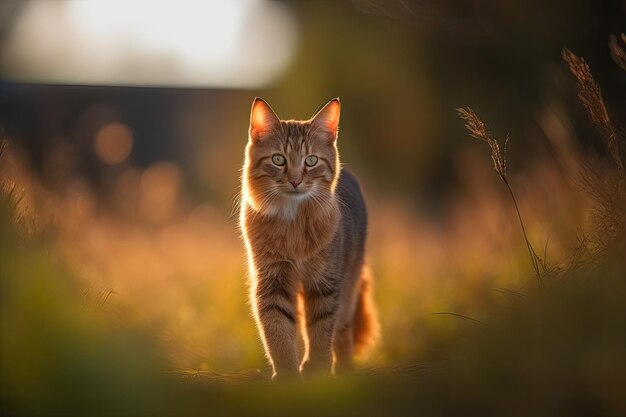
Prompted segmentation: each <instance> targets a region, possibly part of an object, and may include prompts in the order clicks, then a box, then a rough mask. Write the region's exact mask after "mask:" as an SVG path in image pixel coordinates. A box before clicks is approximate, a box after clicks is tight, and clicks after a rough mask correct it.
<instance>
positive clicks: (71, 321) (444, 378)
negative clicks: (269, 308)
mask: <svg viewBox="0 0 626 417" xmlns="http://www.w3.org/2000/svg"><path fill="white" fill-rule="evenodd" d="M13 217H14V213H12V212H11V210H10V204H9V202H8V201H7V200H6V197H5V199H4V201H3V202H2V204H1V206H0V223H1V224H0V226H1V230H2V234H1V235H0V261H1V262H0V266H1V269H0V271H1V276H0V279H1V284H2V305H1V318H2V345H1V349H2V350H1V359H2V362H1V363H2V368H1V382H2V390H1V392H2V394H1V395H2V411H3V415H24V416H35V415H56V414H74V415H180V416H183V415H233V416H235V415H237V416H241V415H286V416H287V415H290V416H292V415H320V414H330V415H361V416H362V415H380V414H381V413H384V414H385V415H402V414H406V413H417V412H418V411H419V413H420V414H422V415H435V414H448V415H457V414H458V413H461V412H463V413H467V412H469V411H480V412H483V413H489V414H493V415H505V414H506V415H538V416H539V415H546V416H554V415H622V414H623V413H624V412H626V398H625V397H624V395H623V393H624V389H625V388H626V381H625V380H624V376H625V375H626V359H625V357H624V352H625V351H626V332H625V330H624V329H626V326H625V324H626V323H625V319H626V277H625V276H624V270H626V260H625V259H624V256H623V254H624V247H625V246H624V236H620V238H619V240H617V241H616V242H615V243H614V244H613V245H612V246H611V248H610V249H609V250H608V251H607V253H606V255H605V257H604V259H603V261H602V262H601V263H600V264H598V265H596V266H595V267H593V268H586V269H585V270H584V271H583V270H579V272H577V273H576V274H574V275H572V276H570V277H569V278H568V280H567V282H565V283H564V284H562V285H561V286H560V287H559V288H554V289H552V290H550V291H544V292H537V293H532V294H527V295H523V296H522V295H519V296H518V297H517V298H515V300H514V301H511V302H510V303H508V304H507V305H506V307H505V308H501V309H498V310H497V311H495V310H494V311H492V313H491V318H492V319H491V320H490V321H489V323H488V324H477V326H476V330H475V331H473V332H471V334H470V335H469V336H468V337H467V338H466V339H465V340H461V341H457V343H456V344H455V346H454V347H453V348H451V349H450V350H449V358H450V359H449V360H448V361H446V362H442V363H437V364H425V365H423V366H408V365H407V366H400V367H396V368H381V369H378V370H372V373H371V375H369V374H368V373H367V372H365V371H363V372H361V373H360V374H358V375H355V376H352V377H346V378H338V379H336V380H320V381H313V382H311V383H309V384H305V385H300V384H298V385H288V386H274V385H271V384H268V383H266V382H263V381H262V380H259V381H256V380H255V378H254V377H250V378H249V379H252V381H247V380H245V379H244V378H240V377H236V376H230V377H229V376H223V377H214V378H208V377H203V374H202V373H201V372H199V373H197V374H195V378H181V377H180V376H176V375H172V374H168V373H166V372H165V371H164V366H163V361H162V360H159V357H158V354H157V352H156V351H155V346H156V345H157V343H156V342H155V340H154V338H153V335H151V333H150V329H148V328H138V327H128V326H126V325H125V324H124V320H119V317H118V319H116V318H115V315H112V314H110V312H107V311H106V309H104V308H103V306H102V305H101V304H100V303H98V301H97V299H94V298H93V297H90V296H89V295H88V294H87V295H86V294H84V293H81V290H80V288H79V286H78V285H77V281H76V280H75V279H73V277H72V274H71V273H70V272H69V271H68V269H66V268H65V267H64V266H63V264H62V262H60V261H59V260H58V259H57V258H56V257H55V256H54V255H52V254H51V253H50V251H49V247H48V244H47V243H46V239H45V238H43V237H41V236H39V237H38V238H36V239H32V238H31V239H30V240H28V241H24V240H23V239H22V238H20V235H19V233H18V232H17V230H15V228H14V223H13V222H11V219H12V218H13Z"/></svg>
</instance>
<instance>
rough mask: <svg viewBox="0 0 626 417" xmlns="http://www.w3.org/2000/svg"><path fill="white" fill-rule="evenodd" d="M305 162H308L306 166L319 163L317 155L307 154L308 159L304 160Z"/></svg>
mask: <svg viewBox="0 0 626 417" xmlns="http://www.w3.org/2000/svg"><path fill="white" fill-rule="evenodd" d="M304 163H305V164H306V166H308V167H312V166H313V165H315V164H317V156H315V155H309V156H307V157H306V159H305V160H304Z"/></svg>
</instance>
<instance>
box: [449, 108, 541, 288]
mask: <svg viewBox="0 0 626 417" xmlns="http://www.w3.org/2000/svg"><path fill="white" fill-rule="evenodd" d="M457 112H458V113H459V116H460V117H461V119H463V120H465V122H466V124H465V127H466V128H467V130H468V131H469V132H470V136H472V137H473V138H476V139H478V140H481V141H483V142H485V143H486V144H487V145H488V146H489V149H491V160H492V161H493V169H494V170H495V171H496V172H497V173H498V175H499V176H500V179H501V180H502V182H504V185H505V186H506V188H507V190H508V191H509V194H510V195H511V199H512V200H513V205H514V206H515V211H516V213H517V218H518V220H519V223H520V226H521V228H522V233H523V235H524V241H525V242H526V248H527V249H528V256H529V257H530V262H531V263H532V266H533V270H534V271H535V276H536V278H537V283H538V285H539V286H540V287H543V284H544V282H543V275H542V271H541V270H540V269H539V268H540V266H541V268H542V270H543V271H545V270H546V269H547V266H546V264H545V262H544V260H542V259H541V258H540V257H539V255H537V253H536V252H535V250H534V249H533V247H532V245H531V244H530V240H528V233H527V232H526V226H524V220H523V219H522V214H521V212H520V209H519V205H518V204H517V198H515V193H514V192H513V188H512V187H511V184H510V183H509V180H508V177H507V171H506V168H507V160H506V149H507V145H508V143H509V138H508V137H507V138H506V140H505V141H504V152H502V151H501V149H500V144H499V143H498V141H497V140H496V139H494V138H493V137H492V136H491V134H490V133H489V132H488V131H487V128H486V126H485V123H484V122H483V121H482V119H481V118H480V117H478V115H477V114H476V113H474V110H472V109H471V108H470V107H462V108H458V109H457Z"/></svg>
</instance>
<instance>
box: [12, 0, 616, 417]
mask: <svg viewBox="0 0 626 417" xmlns="http://www.w3.org/2000/svg"><path fill="white" fill-rule="evenodd" d="M625 17H626V3H625V2H623V1H620V0H606V1H591V0H588V1H578V2H572V1H568V0H551V1H545V0H542V1H539V0H529V1H513V0H511V1H500V2H489V1H483V0H459V1H430V0H352V1H261V0H237V1H234V0H232V1H177V2H174V1H165V0H164V1H148V0H145V1H144V0H133V1H121V0H119V1H118V0H55V1H46V0H25V1H21V0H4V1H3V2H2V3H1V4H0V126H2V129H3V132H4V133H3V135H4V136H5V138H6V140H7V142H8V146H7V147H6V149H5V152H4V154H3V160H2V163H1V164H0V176H1V178H2V181H3V183H4V184H5V185H7V184H8V185H7V186H6V187H8V188H10V189H11V190H12V191H11V193H12V195H17V196H18V198H17V199H14V200H17V201H18V202H17V203H16V204H14V205H13V206H12V207H14V209H13V210H14V212H15V213H17V216H18V217H19V219H20V223H19V224H20V226H19V227H18V231H17V232H16V233H17V235H16V236H18V237H5V239H4V241H3V242H4V243H3V244H4V245H5V246H4V248H3V251H4V252H5V254H4V255H5V258H4V260H3V265H2V277H1V278H2V281H3V286H4V287H3V288H4V292H6V293H7V294H10V295H7V296H5V297H3V298H4V299H3V304H4V306H3V309H4V310H3V329H2V331H3V340H2V342H3V345H4V347H3V349H4V350H3V356H4V359H3V360H2V363H3V365H2V368H3V369H2V375H3V377H2V379H3V391H5V392H8V393H10V394H7V395H6V396H5V398H4V400H3V401H4V402H5V403H6V404H9V405H10V406H11V407H15V408H14V409H13V411H15V410H17V412H24V410H27V412H28V411H30V412H40V411H41V410H43V409H45V407H44V406H41V407H40V408H37V407H38V406H37V404H38V401H41V404H44V403H45V401H44V400H42V398H48V397H47V396H49V397H50V398H52V399H50V398H48V399H49V400H50V401H52V403H54V399H55V398H56V399H58V398H59V397H62V396H63V394H62V389H63V388H62V387H63V386H68V387H72V386H73V385H72V383H76V384H77V385H76V387H80V385H81V384H80V381H84V378H85V375H92V373H93V375H96V376H97V377H94V378H95V379H97V380H98V381H103V382H102V384H103V385H102V386H103V387H104V386H110V384H113V385H115V384H116V383H118V382H119V379H118V378H119V376H120V375H125V376H127V377H129V379H124V381H125V382H124V383H127V384H139V385H142V386H144V388H145V390H146V392H149V393H151V394H154V395H155V396H158V395H159V394H155V393H159V392H161V391H160V390H162V389H165V388H163V387H161V386H159V387H154V386H153V385H150V386H149V387H146V386H145V384H144V382H145V381H146V380H151V381H153V379H152V377H146V378H145V379H142V378H143V377H144V376H146V375H152V374H150V372H153V371H154V370H155V369H163V370H165V371H168V372H174V373H176V374H178V373H183V374H187V373H191V374H193V375H214V374H218V373H219V374H225V373H233V372H244V373H245V372H248V371H253V372H254V370H256V369H261V371H259V372H264V371H263V368H264V366H265V360H264V358H263V355H262V350H261V346H260V344H259V343H258V340H257V336H256V330H255V328H254V325H253V323H252V320H251V318H250V315H249V312H248V306H247V300H246V278H245V267H244V260H245V257H244V253H243V247H242V244H241V242H240V239H239V236H238V231H237V214H236V200H237V193H238V191H239V175H240V171H239V170H240V167H241V165H242V162H243V151H244V147H245V144H246V141H247V129H248V117H249V110H250V106H251V103H252V100H253V98H254V97H255V96H260V97H263V98H264V99H266V100H267V101H268V102H269V103H270V104H271V105H272V107H273V108H274V110H275V111H276V113H277V114H278V115H279V116H280V117H281V118H284V119H290V118H293V119H307V118H308V117H310V116H311V115H312V114H314V112H315V111H316V109H317V108H318V107H319V106H320V105H322V104H323V103H325V102H326V101H327V100H329V99H330V98H333V97H336V96H339V97H340V98H341V101H342V118H341V133H340V138H339V148H340V151H341V157H342V162H343V163H344V164H345V166H346V167H348V168H349V169H351V170H352V171H353V172H355V173H356V175H357V176H358V178H359V179H360V180H361V183H362V186H363V188H364V192H365V195H366V200H367V203H368V207H369V210H370V218H371V225H370V234H369V242H368V250H369V259H370V263H371V265H372V269H373V271H374V276H375V298H376V301H377V304H378V306H379V310H380V317H381V322H382V332H383V333H382V340H381V342H380V344H379V345H378V346H377V347H376V349H375V350H374V351H373V352H372V353H371V355H370V357H369V358H368V359H362V363H361V365H362V366H368V367H372V366H374V367H389V366H395V365H398V364H404V363H433V362H437V361H440V360H443V359H446V358H447V357H448V356H447V355H448V350H447V347H449V346H451V345H455V344H456V343H457V342H458V341H459V340H460V339H464V338H465V337H467V335H468V333H471V332H473V331H474V330H475V329H476V327H477V326H478V327H479V328H480V327H481V325H482V324H481V323H482V322H483V321H484V320H488V319H489V317H491V313H490V312H492V311H493V308H494V305H498V304H499V303H502V302H503V300H507V299H510V298H511V297H513V298H514V297H515V296H514V295H512V294H518V293H520V292H524V291H526V290H528V288H529V287H530V288H533V286H534V281H533V269H532V264H531V262H530V260H529V258H528V254H527V252H526V251H527V248H526V245H525V243H524V237H523V235H522V234H521V231H520V229H519V224H518V219H517V217H516V214H515V208H514V206H513V205H512V202H511V200H510V196H509V195H508V191H507V189H506V188H505V187H504V186H503V184H502V183H501V182H500V179H499V178H498V176H497V174H495V173H494V172H493V170H492V166H491V159H490V156H489V150H488V148H487V147H486V146H484V145H483V144H482V143H480V142H478V141H476V140H475V139H472V138H470V137H469V135H468V134H467V132H466V130H465V128H464V122H463V121H462V120H460V119H459V118H458V116H457V112H456V110H455V109H456V108H458V107H462V106H471V107H472V108H473V109H474V110H475V111H476V112H477V113H478V114H479V115H480V116H481V117H482V118H483V119H484V120H485V121H486V123H487V125H488V127H489V129H490V130H491V131H492V132H493V135H494V137H496V138H498V139H501V140H502V141H504V139H505V138H506V137H507V136H508V137H509V138H510V142H509V145H508V165H509V167H508V169H509V181H510V183H511V184H512V186H513V188H514V190H515V192H516V196H517V198H518V203H519V205H520V210H521V213H522V214H523V216H524V220H525V222H526V228H527V232H528V237H529V240H530V241H531V243H532V244H533V246H534V247H535V249H536V250H537V252H540V253H541V255H542V257H544V258H545V259H547V260H549V263H551V264H553V265H558V264H559V263H561V262H565V261H566V260H567V259H569V257H570V255H571V253H572V250H574V249H575V248H576V245H577V243H578V239H577V237H578V236H579V234H580V232H581V230H584V229H585V227H586V226H585V224H586V220H587V219H588V217H589V211H590V209H591V208H592V205H593V204H592V203H593V202H592V201H590V198H589V196H588V195H586V194H585V193H584V192H583V191H581V189H580V187H578V182H577V181H578V177H579V175H580V172H581V169H582V167H583V165H584V164H583V163H582V161H583V160H585V159H586V158H593V159H598V160H603V159H604V158H605V157H606V156H607V152H606V147H605V146H604V142H603V140H602V136H601V135H600V134H599V133H598V132H597V130H596V129H595V128H594V126H593V124H592V123H591V122H590V120H589V117H588V115H587V113H586V111H585V108H584V107H583V106H582V105H581V104H580V102H578V100H577V99H576V95H577V87H576V81H575V79H574V78H573V77H572V75H571V74H570V73H569V71H568V67H567V65H566V63H564V62H563V60H562V59H561V50H562V49H563V48H569V49H571V50H572V51H573V52H574V53H576V54H577V55H579V56H582V57H584V58H585V59H586V60H587V62H588V63H589V65H590V66H591V69H592V72H593V75H594V76H595V79H596V80H597V82H598V83H599V85H600V86H601V88H602V95H603V98H604V102H605V103H606V106H607V107H608V108H609V109H610V116H611V120H612V121H613V123H614V124H615V125H618V126H626V100H625V99H624V98H625V97H626V96H625V93H626V75H625V73H624V70H623V69H621V68H620V67H619V66H618V65H616V64H615V62H614V61H613V60H612V59H611V56H610V54H609V49H608V47H607V43H608V41H609V36H610V35H619V33H621V32H623V31H624V30H625V29H626V19H625ZM6 187H5V188H6ZM15 213H14V214H15ZM6 216H8V217H11V216H12V215H9V214H6ZM5 223H6V222H5ZM4 226H6V224H3V228H4ZM5 230H8V226H7V228H6V229H5ZM4 233H5V232H4V231H3V234H4ZM6 233H7V234H6V235H5V236H12V235H10V234H9V232H6ZM23 235H27V236H30V238H29V239H33V238H32V236H35V237H36V238H35V240H36V241H37V243H36V244H35V249H33V247H32V246H27V247H26V248H25V247H23V246H21V245H15V244H14V240H12V239H15V241H19V242H21V241H22V240H23V239H24V238H23ZM19 236H22V237H19ZM30 245H32V242H31V243H30ZM33 251H34V252H33ZM35 254H36V255H35ZM48 257H51V258H52V259H48ZM40 258H45V260H41V262H42V265H39V263H38V262H39V261H35V260H34V259H40ZM19 259H22V260H23V263H24V265H23V264H21V263H20V261H19ZM31 259H32V261H31ZM50 263H51V264H50ZM50 265H52V266H50ZM24 268H26V269H24ZM28 268H31V269H32V268H34V269H32V270H31V269H28ZM38 268H39V269H38ZM19 271H22V272H19ZM29 271H30V272H29ZM41 271H45V272H42V273H41V274H40V275H41V280H44V281H45V282H46V283H47V284H45V285H43V284H42V283H41V282H40V281H39V278H37V279H35V280H34V281H32V283H31V284H27V283H28V282H30V281H28V280H21V281H20V282H19V285H18V287H19V288H18V287H14V284H15V283H11V282H12V281H11V275H12V274H17V275H20V274H25V275H28V276H39V273H40V272H41ZM67 277H71V279H70V278H67ZM57 281H62V282H63V284H59V283H58V282H57ZM66 281H69V283H68V282H66ZM7 282H9V283H8V284H7ZM15 285H17V284H15ZM40 285H42V286H40ZM59 285H62V289H59V288H57V287H58V286H59ZM66 285H69V289H68V288H66ZM34 288H46V291H47V293H46V294H48V295H47V296H44V295H43V294H39V292H37V291H43V290H37V291H35V290H33V289H34ZM33 291H34V292H36V294H34V293H32V292H33ZM18 294H22V295H23V297H22V298H20V297H18ZM55 297H57V298H55ZM46 300H47V301H46ZM50 300H53V301H50ZM54 300H56V301H54ZM70 300H71V301H70ZM74 304H76V306H75V305H74ZM70 306H71V307H70ZM84 306H87V307H85V308H86V311H87V312H86V313H85V311H84V308H83V307H84ZM76 309H78V310H76ZM50 311H53V312H55V314H57V315H58V317H57V315H55V314H52V316H53V317H55V319H54V320H53V321H52V322H51V323H52V324H50V326H51V328H56V326H60V327H61V328H64V329H65V332H67V334H76V335H77V336H76V340H75V342H76V344H72V343H74V342H71V341H67V340H66V339H65V336H63V337H60V336H59V339H60V340H61V339H62V342H61V341H60V340H56V341H55V337H56V336H55V332H54V331H52V333H51V334H50V335H48V336H43V335H41V334H40V330H41V329H40V328H41V327H42V326H44V325H43V324H42V323H47V321H45V320H44V321H40V320H39V317H40V316H41V317H45V318H46V320H52V319H50V317H51V316H50V314H51V313H50ZM76 311H79V313H76ZM28 312H30V313H28ZM27 313H28V314H27ZM31 313H32V315H29V314H31ZM438 313H444V314H438ZM612 313H614V312H613V311H612ZM618 313H619V312H618ZM94 314H95V315H96V316H97V318H94V317H93V315H94ZM76 315H78V317H83V315H85V319H84V320H82V321H81V320H80V319H79V318H77V317H76ZM455 315H458V316H455ZM66 316H68V317H72V319H71V322H68V321H66V320H65V317H66ZM461 316H463V317H461ZM55 320H56V321H55ZM111 322H112V323H115V324H114V325H113V327H114V329H115V330H114V331H113V333H110V332H111V331H110V329H109V326H111V324H110V323H111ZM103 323H105V324H103ZM46 327H48V326H47V325H46ZM118 327H119V328H123V329H124V331H123V332H122V334H118V333H119V331H120V330H119V328H118ZM93 328H97V329H99V330H98V332H99V333H98V334H97V335H96V336H94V335H93V333H92V331H93ZM9 329H11V331H9ZM16 329H21V330H19V331H17V330H16ZM81 329H82V330H81ZM103 329H107V330H103ZM13 331H17V336H16V334H15V333H13ZM124 332H129V334H130V335H129V334H127V333H124ZM31 333H32V334H31ZM34 334H36V335H37V336H36V337H35V336H33V335H34ZM62 334H65V333H62ZM20 335H21V336H20ZM18 336H19V337H18ZM20 337H21V338H20ZM70 339H71V337H70ZM94 340H95V341H94ZM620 340H621V339H620ZM38 341H39V342H38ZM85 341H88V342H89V343H87V342H85ZM40 342H41V343H43V344H40ZM90 343H92V344H90ZM48 344H51V345H54V346H55V347H54V348H50V346H49V345H48ZM67 344H69V346H71V349H75V350H76V352H83V351H87V352H91V353H90V354H91V355H93V357H91V356H87V357H83V356H80V354H79V355H78V357H79V358H82V359H77V361H78V363H83V362H81V360H83V361H84V363H91V362H90V361H91V360H92V359H94V358H102V357H104V358H105V359H103V365H102V366H103V368H107V370H106V372H104V371H102V370H93V369H91V368H90V369H91V370H90V371H85V370H81V371H80V372H78V371H77V372H74V371H75V370H76V369H74V368H73V367H78V368H80V367H79V366H78V365H76V366H75V365H71V364H74V362H73V361H71V360H69V359H67V358H66V357H65V356H64V355H65V353H64V352H65V350H64V349H66V348H67V346H66V345H67ZM57 345H59V346H57ZM37 346H46V349H43V350H45V352H39V351H37ZM96 346H97V347H96ZM603 346H604V345H603ZM48 348H49V349H48ZM55 349H58V350H59V352H60V353H59V355H60V356H54V357H49V355H50V354H49V352H51V351H53V352H56V350H55ZM71 349H70V352H74V351H73V350H71ZM116 349H117V350H116ZM147 351H149V352H151V354H154V356H155V358H154V363H152V362H150V363H144V362H143V361H147V359H146V352H147ZM33 352H34V353H33ZM114 352H117V353H119V355H117V356H116V353H114ZM33 355H35V356H36V355H40V362H36V361H35V362H33V359H32V358H33ZM47 355H48V356H47ZM70 356H71V357H72V358H74V357H75V356H72V355H70ZM38 357H39V356H38ZM118 357H125V358H126V359H125V361H122V362H118ZM63 358H65V359H63ZM132 358H136V359H137V361H134V360H133V359H132ZM66 359H67V360H68V362H67V363H66V362H64V361H65V360H66ZM127 362H128V363H127ZM110 363H119V369H118V368H115V367H113V368H112V369H108V364H110ZM138 363H140V364H141V366H144V365H145V367H144V368H141V369H139V368H140V365H139V364H138ZM131 365H132V366H131ZM127 366H128V367H127ZM133 366H134V368H133ZM68 367H69V368H68ZM57 368H58V369H57ZM70 368H71V369H74V371H72V372H70V371H68V369H70ZM136 368H137V369H136ZM617 368H618V369H623V368H619V367H617ZM81 369H82V368H81ZM146 369H147V371H146ZM603 369H604V368H603ZM83 371H84V372H83ZM101 371H102V372H101ZM165 371H164V372H165ZM90 372H91V373H90ZM103 372H104V374H103ZM116 372H117V373H116ZM203 373H204V374H203ZM42 375H46V377H47V378H49V379H48V380H49V381H50V386H47V385H45V384H44V385H42V387H39V388H37V389H34V388H33V387H32V386H30V385H29V383H25V382H24V381H31V378H35V376H36V377H37V378H40V379H41V380H43V381H45V380H46V377H42ZM93 375H92V376H93ZM102 375H105V376H102ZM133 375H134V376H133ZM159 375H160V374H159ZM59 378H65V379H61V380H63V381H66V383H65V384H63V383H62V384H60V385H61V388H59V387H57V388H54V389H56V390H61V391H60V392H61V393H58V392H57V391H54V389H52V388H50V387H51V386H53V385H55V384H53V382H54V381H57V380H59ZM98 378H101V379H98ZM133 378H135V379H133ZM157 379H158V378H157ZM68 381H69V382H68ZM42 384H43V383H42ZM77 389H79V388H77ZM79 390H80V389H79ZM53 392H57V394H54V395H53V394H52V393H53ZM346 395H348V394H346ZM348 396H349V395H348ZM86 397H89V396H88V395H87V396H86ZM46 401H47V400H46ZM90 401H91V400H90V399H89V398H87V399H85V404H91V403H90ZM610 401H617V400H615V398H613V397H611V399H610ZM610 401H609V402H610ZM16 404H17V405H16ZM25 404H28V406H26V405H25ZM33 404H35V405H33ZM45 404H47V403H45ZM81 404H82V403H81ZM116 404H118V405H119V407H120V408H119V409H117V408H113V409H111V410H112V412H114V413H115V412H120V410H122V411H121V412H122V413H123V412H124V411H125V410H127V409H126V408H124V407H125V406H126V405H127V404H126V403H124V402H119V403H116ZM137 404H139V405H137ZM137 404H135V406H137V407H141V406H142V404H143V403H141V402H139V403H137ZM603 404H604V403H603ZM610 404H612V405H611V406H614V405H615V404H614V403H610ZM620 404H621V405H620V406H623V405H624V404H623V402H622V403H620ZM618 405H619V404H618ZM29 407H30V408H29ZM33 407H34V408H33ZM616 407H617V406H616ZM616 409H619V408H616ZM624 409H626V408H623V409H622V410H624ZM111 410H109V411H111ZM138 410H141V408H138Z"/></svg>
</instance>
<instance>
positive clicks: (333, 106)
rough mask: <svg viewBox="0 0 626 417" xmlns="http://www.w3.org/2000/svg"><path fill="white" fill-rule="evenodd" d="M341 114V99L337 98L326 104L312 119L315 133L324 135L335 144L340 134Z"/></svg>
mask: <svg viewBox="0 0 626 417" xmlns="http://www.w3.org/2000/svg"><path fill="white" fill-rule="evenodd" d="M340 113H341V103H340V102H339V97H337V98H334V99H332V100H330V101H329V102H328V103H326V105H325V106H324V107H322V109H321V110H320V111H318V112H317V113H316V114H315V116H313V117H312V118H311V125H312V126H313V127H314V128H315V131H318V132H320V133H322V135H323V136H324V137H325V138H326V139H327V140H328V141H329V142H334V141H336V140H337V133H338V132H339V115H340Z"/></svg>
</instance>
